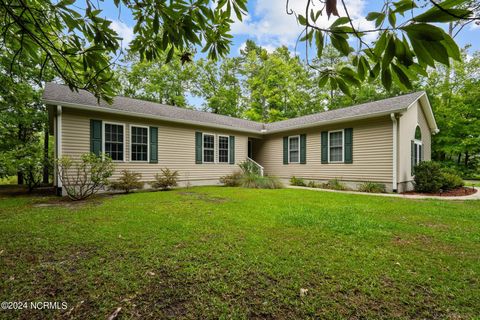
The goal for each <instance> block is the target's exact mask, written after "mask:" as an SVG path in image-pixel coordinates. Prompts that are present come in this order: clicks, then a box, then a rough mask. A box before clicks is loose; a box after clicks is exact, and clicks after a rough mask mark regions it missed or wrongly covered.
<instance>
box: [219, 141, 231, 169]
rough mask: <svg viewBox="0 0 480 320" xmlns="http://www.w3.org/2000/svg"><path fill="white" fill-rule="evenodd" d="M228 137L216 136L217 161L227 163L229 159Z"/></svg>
mask: <svg viewBox="0 0 480 320" xmlns="http://www.w3.org/2000/svg"><path fill="white" fill-rule="evenodd" d="M229 140H230V137H229V136H218V162H220V163H228V162H229V160H230V158H229V157H230V152H229V151H230V142H229Z"/></svg>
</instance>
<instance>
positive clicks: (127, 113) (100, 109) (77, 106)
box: [43, 100, 261, 135]
mask: <svg viewBox="0 0 480 320" xmlns="http://www.w3.org/2000/svg"><path fill="white" fill-rule="evenodd" d="M43 102H44V103H45V104H50V105H63V106H65V107H69V108H72V109H78V110H88V111H98V112H105V113H113V114H120V115H125V116H134V117H140V118H148V119H155V120H162V121H166V122H175V123H182V124H191V125H196V126H202V127H211V128H221V129H226V130H230V131H237V132H248V133H254V134H257V135H260V134H261V132H260V131H257V130H253V129H252V130H248V129H242V128H238V127H231V126H226V125H221V124H214V123H207V122H201V121H192V120H184V119H175V118H170V117H164V116H156V115H154V114H145V113H140V112H133V111H125V110H118V109H111V108H105V107H97V106H92V105H82V104H74V103H68V102H62V101H55V100H43Z"/></svg>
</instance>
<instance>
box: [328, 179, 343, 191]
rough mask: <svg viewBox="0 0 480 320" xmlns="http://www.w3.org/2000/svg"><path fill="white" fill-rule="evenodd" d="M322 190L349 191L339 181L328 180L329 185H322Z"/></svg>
mask: <svg viewBox="0 0 480 320" xmlns="http://www.w3.org/2000/svg"><path fill="white" fill-rule="evenodd" d="M322 188H325V189H332V190H348V188H347V186H346V185H345V184H344V183H342V182H340V180H338V179H332V180H328V182H327V183H323V184H322Z"/></svg>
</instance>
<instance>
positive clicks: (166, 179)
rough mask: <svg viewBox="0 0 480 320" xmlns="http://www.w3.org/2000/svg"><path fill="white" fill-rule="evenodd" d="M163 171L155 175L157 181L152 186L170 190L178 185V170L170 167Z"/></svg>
mask: <svg viewBox="0 0 480 320" xmlns="http://www.w3.org/2000/svg"><path fill="white" fill-rule="evenodd" d="M161 171H162V172H161V173H157V174H156V175H155V181H154V182H153V183H152V187H153V188H155V189H161V190H168V189H170V188H172V187H175V186H176V185H177V181H178V171H176V170H175V171H172V170H170V169H168V168H166V169H161Z"/></svg>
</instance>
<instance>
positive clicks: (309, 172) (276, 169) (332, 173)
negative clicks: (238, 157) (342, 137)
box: [255, 117, 393, 183]
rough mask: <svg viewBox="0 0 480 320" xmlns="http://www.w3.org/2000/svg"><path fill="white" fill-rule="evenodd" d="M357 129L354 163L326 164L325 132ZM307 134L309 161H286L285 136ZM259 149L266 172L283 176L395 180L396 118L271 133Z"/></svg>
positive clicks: (354, 141)
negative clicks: (393, 176)
mask: <svg viewBox="0 0 480 320" xmlns="http://www.w3.org/2000/svg"><path fill="white" fill-rule="evenodd" d="M344 128H353V163H352V164H343V163H341V164H322V163H321V132H322V131H330V130H339V129H344ZM302 133H305V134H307V163H306V164H288V165H284V164H283V137H284V136H293V135H299V134H302ZM259 143H261V146H260V147H259V148H255V151H257V152H258V154H257V157H256V159H255V160H257V161H258V162H259V163H260V164H261V165H263V166H264V167H265V172H266V173H267V174H269V175H274V176H277V177H279V178H283V179H288V178H290V177H292V176H296V177H301V178H305V179H315V180H317V179H318V180H328V179H334V178H338V179H341V180H345V181H375V182H383V183H389V182H391V181H392V170H393V167H392V158H393V153H392V148H393V144H392V121H391V119H390V118H389V117H381V118H373V119H368V120H362V121H356V122H350V123H344V124H336V125H330V126H321V127H316V128H309V129H305V130H296V131H290V132H285V133H279V134H275V135H271V136H270V135H267V136H266V137H265V138H264V140H263V141H260V142H259Z"/></svg>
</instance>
